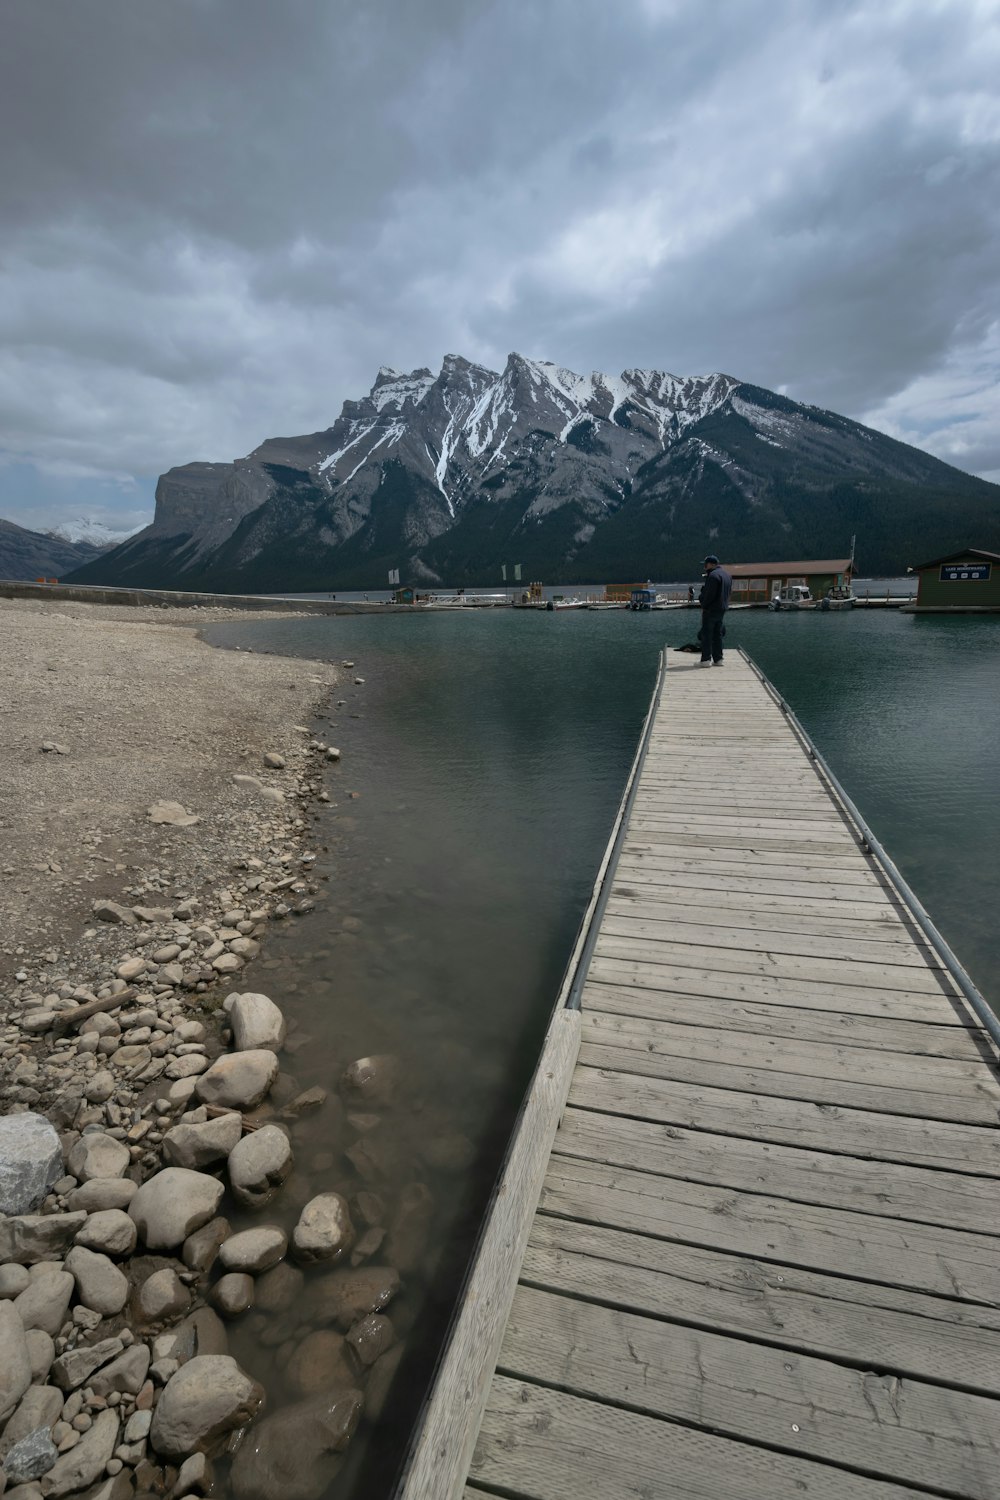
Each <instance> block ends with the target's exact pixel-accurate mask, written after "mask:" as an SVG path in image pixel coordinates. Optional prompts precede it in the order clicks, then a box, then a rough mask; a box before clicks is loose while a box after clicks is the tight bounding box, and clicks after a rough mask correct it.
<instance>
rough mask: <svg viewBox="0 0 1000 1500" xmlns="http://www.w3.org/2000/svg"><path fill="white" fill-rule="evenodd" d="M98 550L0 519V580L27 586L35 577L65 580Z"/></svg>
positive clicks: (89, 560)
mask: <svg viewBox="0 0 1000 1500" xmlns="http://www.w3.org/2000/svg"><path fill="white" fill-rule="evenodd" d="M99 555H100V554H99V550H98V548H96V547H93V546H91V545H89V544H88V543H87V542H71V541H67V540H66V538H65V537H61V536H56V535H55V534H54V533H53V532H42V531H29V530H28V529H27V528H26V527H24V526H17V525H15V523H14V522H13V521H3V520H0V578H3V579H5V580H8V581H10V582H14V581H17V582H20V583H30V582H31V581H32V580H33V579H36V578H60V579H62V578H65V577H66V575H67V574H68V573H72V572H73V571H74V569H76V568H79V567H81V566H82V565H83V564H85V563H89V562H93V560H94V559H95V558H96V557H98V556H99Z"/></svg>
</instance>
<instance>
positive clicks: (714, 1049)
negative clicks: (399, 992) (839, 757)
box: [399, 657, 1000, 1500]
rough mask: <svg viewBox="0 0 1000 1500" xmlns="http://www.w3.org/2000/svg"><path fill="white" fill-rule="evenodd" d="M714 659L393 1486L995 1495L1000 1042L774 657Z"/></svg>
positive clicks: (579, 980) (624, 871)
mask: <svg viewBox="0 0 1000 1500" xmlns="http://www.w3.org/2000/svg"><path fill="white" fill-rule="evenodd" d="M694 665H695V664H694V663H692V662H691V660H690V658H688V657H684V658H676V657H672V658H670V659H669V661H668V664H667V669H666V672H665V674H664V673H661V679H660V684H659V687H658V692H657V695H655V696H654V705H653V709H652V710H651V714H650V717H649V718H648V720H647V725H646V729H645V731H644V736H643V742H642V747H641V749H640V754H639V757H638V759H637V762H636V765H635V766H634V767H633V772H632V777H631V779H630V791H629V795H628V798H627V801H626V803H625V804H624V805H623V808H622V810H621V811H620V813H619V820H618V823H617V824H616V832H615V836H614V838H613V842H612V845H610V846H609V850H608V853H607V854H606V855H605V864H604V870H605V879H604V880H603V882H602V888H601V896H600V898H599V899H595V901H594V902H592V905H591V911H590V914H589V917H588V926H587V930H586V931H585V933H582V934H581V938H580V940H579V941H578V945H577V970H576V972H575V977H574V979H573V981H572V984H571V985H570V988H569V994H570V997H571V999H572V1000H573V1001H574V1003H576V1002H577V1001H578V1002H579V1004H580V1005H581V1007H582V1017H581V1021H580V1027H579V1046H578V1050H577V1053H576V1057H575V1062H573V1063H572V1078H571V1079H567V1081H566V1082H567V1087H566V1088H565V1089H564V1090H563V1094H562V1097H563V1098H564V1099H565V1104H564V1106H563V1108H562V1117H561V1123H560V1126H559V1129H558V1131H557V1132H556V1133H555V1136H554V1138H553V1139H551V1148H550V1149H549V1148H548V1147H546V1150H547V1152H548V1156H547V1162H546V1163H545V1164H543V1165H544V1180H543V1181H541V1182H540V1183H538V1182H536V1183H535V1186H534V1188H533V1189H531V1190H530V1196H531V1204H530V1207H529V1213H528V1216H527V1218H525V1217H524V1215H523V1214H522V1216H521V1219H520V1220H519V1222H520V1224H521V1232H520V1233H519V1235H518V1236H517V1240H516V1245H517V1247H520V1248H518V1249H517V1250H516V1253H517V1254H518V1255H519V1256H521V1259H520V1265H519V1267H517V1266H515V1267H513V1270H512V1268H511V1267H510V1266H509V1265H508V1266H507V1267H506V1269H505V1270H504V1271H503V1272H501V1269H500V1267H499V1265H498V1255H497V1245H498V1243H499V1244H501V1245H503V1244H504V1243H505V1242H504V1237H503V1226H504V1225H505V1223H506V1222H507V1219H508V1216H509V1215H508V1211H507V1210H504V1209H503V1208H502V1207H500V1208H498V1210H497V1212H496V1213H495V1216H494V1217H495V1220H496V1225H495V1226H494V1227H497V1226H498V1227H499V1234H500V1239H499V1241H498V1240H497V1235H496V1234H495V1233H491V1230H490V1229H488V1230H487V1233H486V1236H485V1239H484V1250H483V1252H482V1254H481V1256H480V1259H479V1261H478V1262H477V1271H476V1273H474V1276H473V1280H472V1282H471V1283H470V1293H469V1295H470V1296H471V1297H472V1298H473V1300H474V1301H475V1302H477V1303H478V1302H479V1301H481V1300H482V1299H483V1298H484V1295H485V1292H486V1289H491V1295H490V1296H489V1299H488V1300H489V1302H490V1306H489V1309H488V1316H480V1317H478V1321H477V1314H476V1311H475V1309H474V1310H473V1313H472V1314H469V1312H468V1309H467V1308H465V1309H463V1315H464V1316H463V1320H461V1321H460V1324H459V1336H457V1337H456V1340H455V1341H454V1344H453V1350H452V1351H451V1352H452V1353H456V1351H457V1354H458V1355H462V1357H461V1358H457V1357H456V1358H455V1359H453V1358H451V1357H449V1359H448V1360H446V1362H445V1367H444V1369H443V1371H442V1377H441V1380H440V1381H439V1384H438V1386H437V1387H436V1389H435V1393H434V1397H433V1398H432V1404H431V1418H430V1421H429V1423H428V1427H427V1432H426V1433H425V1434H424V1435H423V1436H422V1438H421V1440H420V1442H419V1443H418V1446H417V1461H416V1462H415V1463H414V1464H413V1465H411V1467H410V1469H409V1471H408V1474H407V1477H406V1478H405V1479H404V1482H403V1485H402V1487H401V1489H400V1491H399V1500H430V1497H431V1496H433V1500H460V1497H464V1500H473V1497H474V1496H479V1497H482V1496H484V1495H493V1496H503V1497H517V1500H626V1497H629V1500H633V1497H635V1496H642V1497H643V1500H660V1497H662V1500H666V1497H668V1496H669V1497H670V1500H678V1497H682V1500H684V1497H690V1500H695V1497H697V1500H765V1497H766V1500H784V1497H791V1496H797V1495H809V1496H812V1497H814V1500H903V1497H907V1500H916V1497H917V1496H918V1495H923V1496H927V1495H928V1494H936V1495H941V1496H953V1497H956V1500H1000V1463H998V1459H1000V1074H998V1070H997V1057H996V1048H995V1046H994V1045H993V1043H992V1041H991V1040H990V1038H989V1036H988V1034H987V1032H986V1031H985V1030H984V1028H983V1026H982V1024H981V1022H980V1020H979V1019H978V1018H977V1016H976V1015H975V1013H974V1012H973V1010H972V1009H971V1008H970V1007H969V1005H968V1004H967V1002H966V1001H965V999H964V998H963V996H962V991H961V985H960V984H959V983H957V982H956V978H955V977H954V976H953V974H952V973H950V972H949V971H948V969H947V967H946V964H945V960H944V959H943V958H942V957H941V956H940V951H939V948H938V947H937V946H935V943H936V939H935V940H932V938H933V934H931V936H928V934H927V932H926V931H924V930H923V929H922V928H921V926H920V923H919V921H918V920H916V918H915V917H914V914H913V912H912V911H911V910H910V909H909V908H908V907H907V905H906V902H905V901H904V900H903V899H902V897H901V895H900V894H899V892H898V891H897V889H896V888H895V886H894V884H893V879H892V878H890V874H889V872H888V869H887V868H884V867H883V866H882V865H880V864H879V863H878V862H877V861H876V860H875V859H874V858H873V857H872V856H871V855H870V854H869V852H868V849H867V846H866V844H865V835H863V833H862V832H861V831H860V830H859V829H858V828H856V827H855V825H854V823H853V821H852V819H851V817H850V816H849V814H848V812H847V809H846V807H845V804H844V800H843V797H842V795H841V794H839V793H838V791H837V790H836V788H835V787H833V786H831V785H830V784H829V782H828V781H827V780H826V779H824V776H823V775H822V774H821V772H820V770H819V769H818V768H817V765H816V763H815V761H814V760H813V759H811V757H810V755H809V754H808V753H807V747H806V746H805V745H804V743H803V741H802V739H801V738H800V737H799V736H798V734H797V733H796V731H795V729H794V728H793V727H792V725H791V724H790V723H789V721H788V719H787V718H786V716H785V715H784V714H783V713H782V712H781V710H780V709H779V707H778V705H777V703H776V702H775V700H774V699H773V697H772V696H771V695H770V694H769V693H768V691H767V689H766V687H765V685H764V684H763V683H762V682H761V681H760V679H759V678H758V676H757V675H756V674H755V673H754V672H753V670H752V669H751V667H750V665H749V664H748V662H747V661H746V660H744V659H740V658H729V657H727V672H726V677H725V694H724V705H723V708H724V711H721V712H720V700H719V699H718V696H717V694H718V680H717V674H715V673H702V672H699V671H694V670H692V667H693V666H694ZM948 961H949V962H950V959H949V960H948ZM958 978H959V979H961V976H960V975H959V976H958ZM961 982H962V984H964V983H965V981H964V979H961ZM565 989H566V986H565V985H564V990H565ZM524 1157H525V1153H524V1151H523V1150H522V1151H521V1154H520V1157H518V1160H522V1161H523V1160H524ZM533 1163H534V1166H535V1167H536V1168H537V1166H538V1153H537V1152H536V1153H534V1156H533ZM513 1185H514V1186H515V1188H516V1189H518V1190H522V1191H529V1190H528V1189H527V1187H526V1183H525V1178H524V1175H523V1173H521V1175H519V1176H518V1178H517V1181H516V1183H515V1184H513ZM536 1195H537V1209H536V1210H535V1211H534V1213H533V1217H532V1214H531V1209H533V1208H534V1202H535V1196H536ZM506 1245H507V1248H508V1249H514V1248H515V1245H514V1241H512V1240H511V1239H510V1236H509V1235H508V1236H507V1240H506ZM499 1259H500V1260H502V1253H501V1255H500V1256H499ZM484 1267H485V1268H487V1270H488V1271H489V1272H490V1274H491V1275H492V1281H491V1280H490V1277H489V1275H487V1276H486V1279H485V1280H484V1277H483V1274H482V1273H483V1269H484ZM515 1282H516V1286H515ZM470 1319H471V1321H470ZM487 1325H488V1337H487V1335H486V1333H485V1332H484V1330H485V1329H486V1326H487ZM470 1327H471V1328H472V1329H473V1333H474V1335H475V1336H476V1337H478V1336H479V1335H480V1334H482V1338H481V1339H480V1343H479V1345H478V1346H477V1347H476V1349H475V1350H474V1351H472V1352H470V1350H469V1349H468V1348H467V1347H466V1348H465V1349H464V1352H463V1350H462V1349H460V1348H459V1346H460V1345H461V1344H462V1342H463V1339H464V1341H465V1343H466V1345H467V1344H468V1342H469V1329H470ZM501 1335H502V1342H501ZM473 1342H475V1337H474V1339H473ZM487 1346H488V1347H487ZM491 1360H492V1362H493V1365H494V1367H495V1374H494V1375H493V1378H492V1381H491V1382H490V1383H489V1386H488V1390H486V1389H484V1388H481V1382H482V1381H483V1379H484V1372H488V1369H489V1367H490V1362H491ZM449 1402H450V1409H451V1411H452V1414H456V1413H457V1416H458V1422H459V1429H458V1437H457V1440H456V1444H454V1445H451V1446H453V1447H454V1448H455V1451H456V1452H457V1453H458V1455H459V1456H458V1458H457V1459H456V1457H455V1456H454V1454H453V1453H451V1452H450V1451H449V1443H448V1441H447V1438H446V1437H444V1436H443V1435H442V1434H443V1433H444V1432H446V1431H447V1422H446V1420H445V1419H446V1417H447V1410H448V1403H449ZM442 1403H443V1404H442ZM472 1411H475V1412H476V1414H477V1419H478V1414H479V1413H480V1412H481V1414H482V1421H481V1425H480V1427H479V1435H478V1440H477V1441H476V1444H475V1450H474V1452H472V1451H471V1448H472V1445H471V1442H470V1441H469V1426H470V1422H469V1413H470V1412H472ZM421 1463H422V1465H423V1467H421ZM432 1473H433V1475H434V1480H433V1483H432V1484H430V1481H429V1480H427V1476H428V1475H430V1474H432ZM415 1475H416V1476H419V1475H423V1476H424V1479H425V1481H427V1484H429V1485H430V1487H425V1488H423V1489H421V1488H419V1487H416V1485H415V1479H414V1476H415Z"/></svg>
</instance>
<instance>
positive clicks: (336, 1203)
mask: <svg viewBox="0 0 1000 1500" xmlns="http://www.w3.org/2000/svg"><path fill="white" fill-rule="evenodd" d="M292 1244H293V1246H294V1249H295V1254H296V1256H297V1258H298V1259H299V1260H300V1261H304V1262H305V1263H306V1264H310V1263H312V1262H314V1261H335V1260H339V1259H340V1257H341V1256H342V1255H344V1254H345V1253H346V1252H347V1251H348V1250H350V1248H351V1246H352V1245H353V1244H354V1225H353V1224H352V1223H351V1215H350V1210H349V1209H348V1206H347V1199H346V1198H342V1197H341V1195H340V1194H339V1193H320V1194H319V1195H318V1196H317V1197H315V1198H312V1199H310V1201H309V1202H308V1203H307V1204H306V1206H305V1208H304V1209H303V1210H302V1213H301V1215H300V1217H299V1222H298V1223H297V1224H296V1226H295V1229H294V1230H293V1232H292Z"/></svg>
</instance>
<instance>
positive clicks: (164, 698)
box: [0, 600, 335, 988]
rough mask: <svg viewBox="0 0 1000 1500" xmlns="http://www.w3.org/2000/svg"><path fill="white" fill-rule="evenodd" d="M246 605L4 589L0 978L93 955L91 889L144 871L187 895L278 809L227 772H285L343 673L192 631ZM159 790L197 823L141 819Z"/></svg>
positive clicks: (251, 848) (271, 823)
mask: <svg viewBox="0 0 1000 1500" xmlns="http://www.w3.org/2000/svg"><path fill="white" fill-rule="evenodd" d="M239 618H248V619H259V618H260V617H259V616H255V615H245V616H244V615H242V614H241V613H240V612H238V611H235V610H213V609H199V610H190V609H159V608H151V609H130V608H116V607H113V606H102V605H90V604H71V603H62V602H59V603H55V602H53V603H52V604H49V603H34V602H25V601H10V600H0V662H2V667H0V986H3V987H4V988H6V984H7V982H9V981H10V980H11V979H12V978H13V975H14V974H15V973H16V972H18V971H19V970H20V971H24V970H28V971H30V972H31V976H32V978H34V977H36V975H37V973H38V972H47V971H54V970H56V969H60V970H64V969H65V967H66V965H67V962H68V961H69V960H70V959H71V958H72V959H73V960H75V959H77V958H78V957H81V956H82V957H84V959H85V957H86V954H87V952H88V947H87V942H86V940H84V939H83V936H82V934H83V932H84V930H85V929H86V927H87V924H88V923H89V922H90V920H91V909H92V905H93V902H94V901H95V900H96V899H97V898H98V897H100V896H105V895H107V896H109V897H112V898H114V899H119V900H120V899H121V897H122V892H123V888H124V887H128V886H136V885H137V884H138V883H141V877H142V876H143V875H145V874H146V873H148V872H150V871H153V870H159V872H160V876H161V877H162V876H166V877H167V878H166V882H165V883H166V885H167V886H169V888H170V890H171V891H173V890H175V889H177V890H179V891H182V892H183V894H184V895H191V896H193V895H197V894H198V893H199V888H200V887H201V886H203V885H204V884H205V883H206V882H209V883H214V884H216V885H218V884H219V881H220V878H221V877H222V876H223V875H225V873H226V872H227V871H228V869H229V868H230V867H231V865H232V863H233V862H234V860H236V859H239V858H241V857H246V856H247V855H249V854H253V853H255V852H256V845H257V844H259V843H260V841H261V838H262V836H263V835H265V834H266V833H268V832H272V831H274V827H275V825H276V824H277V823H280V822H281V818H280V816H278V815H276V807H277V806H278V805H277V804H268V803H267V802H266V801H261V799H260V797H259V795H253V789H252V788H251V789H249V790H248V789H247V788H246V787H240V786H237V785H236V784H235V783H234V782H233V780H232V778H233V775H234V773H239V772H250V773H252V774H255V775H256V774H259V776H260V778H261V780H262V781H264V782H265V783H269V784H271V785H273V786H274V787H276V788H278V789H281V788H284V787H286V786H287V784H288V781H289V775H290V773H291V775H293V776H294V774H295V773H296V771H297V770H299V769H301V764H302V758H303V756H304V748H305V747H304V741H305V740H306V736H305V735H304V734H303V733H301V732H300V731H298V730H296V729H295V727H294V726H295V725H302V724H303V723H308V720H309V716H310V711H311V708H312V706H313V705H314V704H316V703H317V702H318V701H319V700H320V699H321V698H323V697H324V696H325V695H326V694H327V693H328V690H329V688H330V686H331V685H332V683H333V682H334V680H335V673H334V669H333V668H332V667H331V666H330V665H329V664H320V663H317V662H306V661H301V660H294V661H289V660H285V659H283V658H278V657H273V656H256V655H254V654H251V653H247V652H229V651H218V650H215V649H214V648H212V647H210V646H208V645H206V644H205V643H204V642H203V641H200V640H199V639H198V638H197V634H196V631H197V629H198V627H200V626H201V625H203V624H206V623H209V622H210V621H212V620H215V619H227V620H229V619H239ZM269 618H273V616H269ZM45 745H52V746H55V747H56V748H55V749H50V750H45V749H43V746H45ZM63 752H65V753H63ZM267 752H275V753H276V754H278V755H281V756H283V757H284V758H285V759H286V761H287V762H288V764H289V770H288V771H274V770H271V769H268V768H266V767H265V766H264V765H263V762H262V756H263V755H264V754H265V753H267ZM296 757H298V758H299V759H298V761H296ZM161 800H167V801H172V802H177V803H180V804H181V805H182V806H183V807H184V808H185V809H186V810H187V811H188V812H190V813H192V814H194V815H196V816H197V817H198V818H199V819H200V822H199V823H198V824H196V825H195V824H192V825H191V826H189V827H188V828H178V827H174V826H170V825H167V824H154V823H151V822H150V820H149V817H148V811H147V810H148V808H149V807H151V806H152V805H153V804H154V803H156V802H159V801H161ZM158 883H162V882H158ZM136 899H137V900H138V899H140V898H139V897H136ZM152 904H154V905H155V904H158V903H156V902H154V903H152ZM90 941H91V943H92V942H93V940H90ZM81 948H82V954H81Z"/></svg>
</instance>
